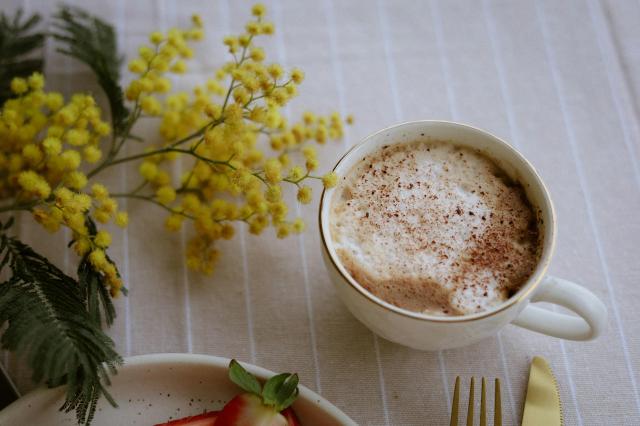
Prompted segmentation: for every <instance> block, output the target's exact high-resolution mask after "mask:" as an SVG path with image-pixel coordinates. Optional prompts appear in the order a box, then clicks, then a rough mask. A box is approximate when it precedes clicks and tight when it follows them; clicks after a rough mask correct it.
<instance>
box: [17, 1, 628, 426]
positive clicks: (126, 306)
mask: <svg viewBox="0 0 640 426" xmlns="http://www.w3.org/2000/svg"><path fill="white" fill-rule="evenodd" d="M10 3H11V4H10V8H15V7H17V6H19V5H22V6H23V7H24V8H25V9H26V10H27V11H28V12H32V11H39V12H41V13H42V14H44V15H50V13H51V10H52V7H53V6H52V5H50V4H49V3H53V2H45V1H33V0H32V1H26V0H25V1H24V2H20V1H15V0H14V1H12V2H10ZM69 3H74V2H69ZM75 3H77V4H79V3H80V2H78V1H76V2H75ZM83 4H84V5H85V6H86V7H88V8H90V9H91V10H92V11H93V12H94V13H97V14H99V15H100V16H102V17H104V18H106V19H108V20H110V21H111V22H113V23H114V25H115V26H116V28H117V30H118V34H119V41H120V44H121V47H122V50H123V51H124V53H125V54H126V55H127V56H128V57H131V56H132V55H134V54H135V52H136V49H137V46H138V45H139V44H140V43H142V42H144V41H145V40H146V34H148V33H149V32H150V31H152V30H154V29H167V28H169V27H171V26H180V25H182V26H186V25H188V24H189V16H190V15H191V13H193V12H200V13H201V14H202V16H203V17H204V18H205V20H206V30H207V37H206V40H205V41H203V42H201V43H200V44H199V45H198V47H197V53H196V59H195V60H194V61H193V62H192V63H191V65H190V70H189V72H188V73H187V74H186V76H184V77H183V78H182V79H181V80H180V81H181V83H179V84H180V85H182V86H184V87H191V86H193V85H195V84H197V83H199V82H202V81H203V80H204V79H205V78H206V77H207V76H209V75H211V74H212V70H213V69H214V68H215V67H216V66H217V65H219V64H220V63H222V61H224V60H226V56H225V53H224V50H223V48H222V47H221V43H220V41H221V38H222V36H223V35H226V34H229V33H231V32H238V31H240V30H241V28H242V26H243V24H244V22H245V20H246V19H247V17H248V14H249V7H250V3H248V2H245V1H240V2H237V1H230V0H228V1H221V0H216V1H213V0H212V1H208V2H199V1H195V0H193V1H180V2H178V1H177V0H165V1H151V0H146V1H136V2H126V1H125V0H119V1H113V2H105V1H103V2H98V1H92V2H90V4H85V3H84V2H83ZM267 6H268V8H269V11H270V15H269V16H270V19H272V20H273V21H274V22H275V24H276V28H277V31H276V35H275V36H274V37H273V38H271V39H268V40H265V41H264V46H265V47H266V50H267V53H268V55H269V56H270V57H271V58H272V59H273V60H277V61H280V62H283V63H285V64H287V65H291V66H292V65H296V66H299V67H301V68H302V69H304V71H305V72H306V81H305V82H304V84H303V86H302V87H301V90H300V92H301V93H300V96H299V97H298V98H297V99H296V100H295V101H294V102H292V104H291V106H290V108H289V109H288V113H289V114H290V115H291V116H292V117H296V116H298V115H299V114H300V113H301V112H302V111H303V110H304V109H307V108H308V109H312V110H314V111H318V112H330V111H333V110H337V111H339V112H341V113H343V114H346V113H353V114H354V115H355V118H356V121H355V124H354V125H353V126H352V127H350V128H349V129H348V130H347V133H346V137H345V139H344V141H343V142H336V143H331V144H329V145H327V146H325V147H323V148H322V150H321V160H322V161H321V162H322V167H323V169H325V170H326V169H329V168H330V167H332V165H333V164H334V162H335V161H336V159H337V158H338V157H339V156H340V154H341V153H342V152H344V151H345V149H346V148H347V147H348V146H350V145H352V144H354V143H356V142H358V141H359V140H360V139H362V138H363V137H364V136H366V135H367V134H370V133H372V132H374V131H376V130H378V129H380V128H382V127H385V126H387V125H391V124H394V123H398V122H402V121H409V120H417V119H447V120H455V121H460V122H464V123H469V124H472V125H474V126H478V127H480V128H483V129H486V130H488V131H490V132H493V133H495V134H496V135H499V136H500V137H503V138H504V139H506V140H507V141H510V143H512V144H513V145H514V146H515V147H517V148H518V149H519V150H521V151H522V152H523V153H524V155H525V156H527V157H528V158H529V159H530V160H531V162H532V163H533V164H534V165H535V166H536V167H537V168H538V170H539V172H540V174H541V175H542V177H543V179H544V180H545V181H546V183H547V184H548V186H549V188H550V191H551V194H552V197H553V199H554V200H555V204H556V208H557V213H558V222H559V235H558V247H557V254H556V257H555V259H554V260H553V264H552V268H551V272H552V273H553V274H554V275H559V276H562V277H565V278H568V279H572V280H575V281H577V282H579V283H582V285H584V286H585V287H587V288H588V289H590V290H591V291H593V292H594V293H595V294H596V295H598V296H599V297H600V298H601V299H602V300H603V301H604V302H605V304H606V305H607V308H608V310H609V313H610V316H609V323H608V327H607V329H606V331H605V333H604V335H602V336H601V337H600V338H599V339H598V340H597V341H595V342H589V343H579V342H568V341H562V340H558V339H554V338H550V337H545V336H541V335H537V334H534V333H531V332H528V331H525V330H523V329H519V328H517V327H515V326H507V327H506V328H505V329H504V330H502V331H501V332H500V333H499V334H498V335H497V336H496V337H495V338H491V339H487V340H484V341H482V342H480V343H478V344H476V345H473V346H470V347H466V348H461V349H456V350H446V351H442V352H437V353H435V352H434V353H426V352H419V351H415V350H412V349H408V348H405V347H402V346H399V345H396V344H392V343H390V342H387V341H385V340H383V339H381V338H377V337H376V336H374V335H373V334H372V333H371V332H370V331H368V330H367V329H366V328H365V327H364V326H362V325H361V324H360V323H359V322H357V321H356V320H355V319H354V318H353V317H352V316H351V315H350V314H349V312H347V310H346V309H345V307H344V306H343V305H342V304H341V303H340V302H339V301H338V300H337V299H336V296H335V292H334V290H333V288H332V286H331V283H330V282H329V278H328V275H327V273H326V271H325V269H324V266H323V263H322V260H321V255H320V244H319V239H318V229H317V223H316V220H315V218H316V211H317V193H316V199H315V202H314V203H313V204H312V205H310V206H304V207H301V208H299V210H296V211H299V212H300V214H302V215H303V216H304V217H305V218H306V220H307V223H308V230H307V231H306V232H305V233H304V234H303V235H301V236H296V237H292V238H289V239H286V240H278V239H277V238H275V236H273V235H272V233H271V232H269V233H267V234H266V235H264V236H262V237H259V238H256V237H253V236H250V235H249V234H248V233H247V232H246V230H242V231H241V232H239V234H238V235H237V237H236V238H235V239H233V240H232V241H230V242H227V243H225V244H223V245H222V249H223V251H224V254H223V256H222V258H221V261H220V263H219V266H218V269H217V271H216V273H215V275H214V276H212V277H204V276H202V275H199V274H196V273H192V272H191V271H188V270H187V269H186V267H185V264H184V261H183V256H182V253H183V249H184V246H185V238H188V236H189V232H191V231H190V230H187V231H185V232H184V233H182V234H180V233H178V234H168V233H166V232H165V231H164V229H163V221H164V218H165V215H164V211H162V210H159V209H156V207H154V206H149V205H144V204H138V203H136V202H129V203H128V204H127V205H126V206H125V207H126V208H127V209H128V210H129V212H130V216H131V218H132V219H131V224H130V226H129V227H128V229H127V230H124V231H114V242H113V244H112V248H111V254H112V255H113V257H114V258H115V259H116V261H117V263H118V264H119V266H120V268H121V271H122V272H123V275H124V277H125V279H126V283H127V286H128V287H129V290H130V294H129V297H126V298H120V299H119V300H118V301H117V309H118V318H117V320H116V324H115V325H114V326H113V327H112V329H111V330H110V334H111V335H112V336H113V338H114V340H115V341H116V343H117V347H118V349H119V351H120V352H121V353H122V354H123V355H136V354H143V353H152V352H193V353H203V354H214V355H219V356H225V357H236V358H238V359H240V360H243V361H247V362H253V363H256V364H258V365H261V366H264V367H266V368H269V369H272V370H276V371H280V370H283V371H284V370H293V371H297V372H298V373H299V374H300V376H301V379H302V383H304V384H305V385H306V386H308V387H310V388H312V389H314V390H317V391H319V392H320V393H322V395H324V396H325V397H326V398H328V399H329V400H331V401H333V402H334V403H335V404H336V405H337V406H338V407H340V408H342V409H343V410H344V411H345V412H346V413H348V414H349V415H350V416H352V418H353V419H354V420H356V421H357V422H358V423H360V424H367V425H423V424H448V412H449V406H450V399H451V393H452V390H453V382H454V380H455V377H456V376H457V375H460V376H462V377H463V378H469V377H471V376H476V377H479V376H486V377H489V378H493V377H499V378H501V379H502V380H503V383H504V385H503V395H504V396H503V407H504V410H505V412H504V418H505V419H506V424H516V423H518V422H519V419H520V417H521V413H522V406H523V402H524V396H525V391H526V382H527V376H528V368H529V362H530V360H531V358H532V357H533V356H534V355H542V356H544V357H545V358H547V359H548V360H549V361H550V363H551V365H552V367H553V369H554V372H555V374H556V376H557V378H558V381H559V384H560V392H561V397H562V403H563V406H564V413H565V420H566V424H567V425H574V424H575V425H583V424H584V425H596V424H626V425H637V424H640V395H639V389H638V386H639V382H640V319H639V318H640V317H639V316H638V303H639V302H640V285H638V282H639V280H640V262H639V261H638V257H639V254H640V250H639V249H638V245H639V242H640V219H639V218H638V217H639V215H638V212H640V165H639V163H640V146H639V143H640V126H639V123H640V105H639V98H638V92H639V91H640V26H638V25H637V24H638V22H640V2H638V1H622V0H619V1H614V0H607V1H602V2H600V1H597V0H593V1H592V0H587V1H582V0H576V1H563V2H555V1H541V2H529V1H524V0H520V1H506V0H505V1H477V2H475V1H446V2H445V1H426V2H414V1H393V2H391V1H382V0H381V1H376V2H367V1H364V0H362V1H336V0H321V1H308V2H300V1H295V0H289V1H286V2H275V1H272V2H268V3H267ZM46 57H47V66H46V73H47V76H48V85H49V87H50V88H51V87H53V88H57V89H60V90H62V91H63V92H66V93H69V92H71V91H72V90H78V89H88V90H96V89H95V88H96V86H95V84H94V82H93V79H92V76H91V74H90V73H89V72H88V70H87V69H86V68H84V67H82V66H80V65H78V64H77V63H75V62H74V61H72V60H68V59H65V58H63V57H62V56H60V55H59V54H57V53H55V48H54V46H52V45H51V44H47V46H46ZM125 74H126V73H125ZM127 78H129V77H128V76H127ZM138 133H140V134H143V135H145V136H148V137H150V138H154V137H156V132H155V131H154V125H153V123H150V124H148V125H145V126H142V128H141V129H139V130H138ZM107 180H108V183H109V186H110V187H111V188H112V189H113V190H114V191H117V190H122V189H125V188H127V187H131V185H132V184H134V183H135V182H136V181H137V178H136V166H131V167H130V168H126V169H124V170H123V171H122V172H121V173H117V174H113V175H111V176H109V177H108V179H107ZM19 225H20V227H19V232H20V236H21V237H23V238H24V239H25V240H26V241H27V242H29V243H31V244H33V245H34V246H35V248H36V249H38V250H41V251H43V252H44V253H46V254H48V255H50V256H51V258H52V259H53V260H54V261H55V262H56V263H57V264H58V265H61V266H64V267H65V268H66V269H67V270H68V271H72V270H73V269H74V265H75V262H76V258H75V256H74V255H73V254H72V253H69V251H63V250H60V247H61V245H62V244H63V239H65V238H68V235H64V234H63V233H59V234H56V235H53V236H43V234H44V232H43V230H42V229H40V228H39V227H38V226H36V225H34V224H33V222H32V220H31V219H30V218H28V217H22V218H21V219H20V222H19ZM4 362H5V364H6V365H7V367H8V369H9V371H10V372H11V374H12V375H13V376H14V378H15V379H16V381H17V382H18V385H19V387H20V388H21V389H22V390H23V391H26V390H28V389H30V388H32V386H33V385H31V384H30V383H29V379H28V372H27V371H26V370H25V368H24V366H23V364H22V363H21V362H20V361H19V360H17V359H15V358H14V357H12V356H11V355H9V354H5V357H4ZM464 400H465V401H466V397H465V399H464Z"/></svg>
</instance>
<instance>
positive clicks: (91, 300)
mask: <svg viewBox="0 0 640 426" xmlns="http://www.w3.org/2000/svg"><path fill="white" fill-rule="evenodd" d="M86 225H87V228H88V230H89V235H91V236H92V237H94V236H95V235H96V233H97V232H98V229H97V228H96V224H95V223H94V221H93V219H92V218H91V217H90V216H87V218H86ZM69 244H70V245H71V244H73V241H72V242H71V243H69ZM107 260H108V261H109V262H111V264H112V265H113V266H114V267H115V266H116V264H115V263H114V262H113V260H111V258H110V257H109V256H108V255H107ZM116 270H117V267H116ZM78 284H79V285H80V294H81V297H82V299H83V300H85V302H86V305H87V312H88V313H89V317H90V318H91V319H92V321H94V322H95V323H96V324H98V325H100V324H102V322H103V321H104V323H105V324H106V325H108V326H110V325H111V324H113V320H114V319H115V317H116V310H115V307H114V306H113V301H112V300H111V294H110V293H109V290H108V288H107V284H106V283H105V277H104V275H102V274H101V273H100V272H98V271H96V270H95V268H94V267H93V266H92V265H91V263H90V262H89V253H87V254H85V255H84V256H83V257H82V260H81V261H80V264H79V265H78ZM121 291H122V293H123V294H124V295H126V294H127V289H126V288H124V287H123V288H122V289H121ZM103 316H104V318H103Z"/></svg>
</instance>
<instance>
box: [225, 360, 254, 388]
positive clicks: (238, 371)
mask: <svg viewBox="0 0 640 426" xmlns="http://www.w3.org/2000/svg"><path fill="white" fill-rule="evenodd" d="M229 378H230V379H231V381H232V382H233V383H235V384H236V385H238V386H240V388H242V390H244V391H245V392H249V393H252V394H254V395H258V396H260V394H261V391H262V386H260V383H259V382H258V379H256V377H255V376H254V375H253V374H251V373H249V372H248V371H247V370H245V369H244V368H243V367H242V366H241V365H240V363H239V362H238V361H236V360H235V359H232V360H231V362H230V363H229Z"/></svg>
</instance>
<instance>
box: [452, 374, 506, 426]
mask: <svg viewBox="0 0 640 426" xmlns="http://www.w3.org/2000/svg"><path fill="white" fill-rule="evenodd" d="M474 385H475V380H474V378H473V377H472V378H471V385H470V386H469V406H468V408H467V426H473V402H474ZM486 387H487V385H486V383H485V380H484V377H483V378H482V390H481V393H480V426H487V397H486V394H487V392H486ZM494 401H495V403H494V414H493V426H502V404H501V401H500V380H499V379H496V382H495V397H494ZM459 402H460V376H458V377H456V385H455V388H454V390H453V403H452V404H451V422H450V423H449V424H450V426H458V405H459Z"/></svg>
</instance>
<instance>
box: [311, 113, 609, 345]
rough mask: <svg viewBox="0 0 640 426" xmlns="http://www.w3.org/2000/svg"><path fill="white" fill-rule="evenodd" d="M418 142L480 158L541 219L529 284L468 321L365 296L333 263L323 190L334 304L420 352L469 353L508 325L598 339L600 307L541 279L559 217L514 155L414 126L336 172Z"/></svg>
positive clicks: (441, 129)
mask: <svg viewBox="0 0 640 426" xmlns="http://www.w3.org/2000/svg"><path fill="white" fill-rule="evenodd" d="M421 138H423V139H424V138H433V139H437V140H445V141H452V142H453V143H455V144H456V145H461V146H468V147H471V148H473V149H477V150H480V151H481V152H482V153H484V154H485V155H487V156H488V157H490V158H492V159H493V160H495V161H496V163H497V164H498V165H499V166H500V167H501V168H502V169H503V170H504V171H505V172H506V173H507V174H508V175H509V176H510V177H511V178H512V179H514V180H516V181H518V182H520V183H521V184H522V186H523V187H524V189H525V192H526V194H527V197H528V198H529V201H530V202H531V203H532V205H533V206H534V208H535V209H536V210H537V212H538V220H539V224H540V225H539V226H540V229H541V232H542V234H543V247H542V254H541V256H540V261H539V263H538V265H537V267H536V269H535V271H534V273H533V274H532V275H531V277H530V278H529V280H528V281H527V282H526V283H525V284H524V285H523V286H522V287H521V288H520V290H519V291H518V292H517V293H516V294H515V295H513V296H512V297H511V298H509V299H508V300H506V301H505V302H503V303H502V304H500V305H498V306H496V307H494V308H492V309H489V310H487V311H483V312H479V313H476V314H472V315H463V316H435V315H428V314H423V313H418V312H413V311H409V310H406V309H403V308H400V307H397V306H395V305H392V304H390V303H388V302H386V301H384V300H382V299H380V298H378V297H376V296H374V295H373V294H371V293H370V292H369V291H367V290H366V289H364V288H363V287H362V286H361V285H360V284H358V283H357V282H356V281H355V280H354V279H353V278H352V277H351V276H350V275H349V273H348V272H347V271H346V269H345V268H344V267H343V266H342V264H341V263H340V260H339V258H338V256H337V255H336V252H335V249H334V246H333V243H332V239H331V233H330V228H329V215H330V204H331V200H332V197H333V194H334V191H335V189H328V190H325V191H324V192H323V194H322V198H321V201H320V233H321V238H320V239H321V243H322V252H323V258H324V261H325V264H326V266H327V269H328V270H329V274H330V275H331V279H332V281H333V283H334V285H335V288H336V290H337V293H338V296H339V297H340V299H342V301H343V302H344V304H345V305H346V306H347V308H348V309H349V310H350V311H351V313H353V315H354V316H355V317H356V318H358V319H359V320H360V321H361V322H362V323H364V324H365V325H366V326H367V327H369V328H370V329H371V330H373V331H374V332H375V333H377V334H378V335H380V336H382V337H384V338H385V339H388V340H391V341H393V342H396V343H400V344H402V345H405V346H410V347H412V348H416V349H422V350H440V349H447V348H454V347H459V346H465V345H469V344H471V343H474V342H477V341H479V340H481V339H484V338H486V337H489V336H491V335H493V334H495V333H497V332H498V331H499V330H500V329H501V328H502V327H504V326H505V325H506V324H509V323H513V324H515V325H517V326H520V327H524V328H526V329H529V330H533V331H536V332H539V333H543V334H547V335H550V336H554V337H559V338H562V339H570V340H591V339H594V338H596V337H597V336H598V335H599V334H600V333H601V332H602V331H603V330H604V328H605V326H606V323H607V310H606V308H605V306H604V304H603V303H602V302H601V301H600V300H599V299H598V298H597V297H596V296H595V295H594V294H593V293H591V292H590V291H589V290H587V289H585V288H584V287H581V286H579V285H578V284H574V283H572V282H570V281H566V280H563V279H559V278H554V277H551V276H548V275H547V274H546V272H547V268H548V266H549V262H550V261H551V257H552V256H553V252H554V247H555V240H556V217H555V212H554V209H553V204H552V203H551V198H550V197H549V191H548V190H547V188H546V187H545V185H544V183H543V182H542V180H541V179H540V176H539V175H538V173H537V172H536V170H535V169H534V168H533V166H532V165H531V164H530V163H529V162H528V161H527V160H526V159H525V158H524V157H523V156H522V154H520V153H519V152H518V151H516V150H515V149H514V148H513V147H511V146H510V145H509V144H507V143H506V142H504V141H503V140H501V139H499V138H497V137H496V136H493V135H491V134H489V133H487V132H484V131H482V130H479V129H476V128H474V127H471V126H467V125H464V124H458V123H452V122H447V121H414V122H409V123H404V124H399V125H396V126H393V127H390V128H387V129H384V130H381V131H379V132H377V133H375V134H373V135H371V136H369V137H367V138H366V139H364V140H363V141H362V142H361V143H359V144H357V145H356V146H354V147H353V148H352V149H351V150H349V151H348V152H347V153H346V154H345V155H344V156H343V157H342V158H341V159H340V161H338V164H337V165H336V166H335V168H334V171H335V172H336V173H337V174H338V176H344V175H345V174H346V173H348V172H349V170H351V168H352V167H353V166H354V165H355V164H356V163H358V162H359V161H361V160H362V158H363V157H364V156H365V155H367V154H369V153H371V152H372V151H374V150H376V149H377V148H380V147H382V146H383V145H391V144H399V143H406V142H411V141H415V140H418V139H421ZM535 302H549V303H553V304H556V305H560V306H562V307H565V308H568V309H570V310H572V311H573V312H575V313H576V314H578V316H574V315H566V314H561V313H557V312H554V311H550V310H548V309H543V308H540V307H537V306H535Z"/></svg>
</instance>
